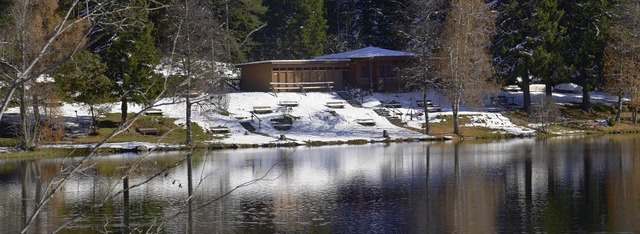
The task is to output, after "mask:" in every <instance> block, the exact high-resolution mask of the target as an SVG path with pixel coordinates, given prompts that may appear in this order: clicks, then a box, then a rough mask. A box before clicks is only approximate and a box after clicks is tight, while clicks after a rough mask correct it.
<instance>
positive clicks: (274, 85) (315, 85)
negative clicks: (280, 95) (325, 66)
mask: <svg viewBox="0 0 640 234" xmlns="http://www.w3.org/2000/svg"><path fill="white" fill-rule="evenodd" d="M269 84H270V85H271V90H273V93H276V92H277V91H278V90H300V91H301V92H302V93H304V92H305V89H326V90H329V91H331V90H332V89H333V81H326V82H322V81H318V82H270V83H269ZM276 95H277V94H276Z"/></svg>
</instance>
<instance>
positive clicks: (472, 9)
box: [438, 0, 495, 134]
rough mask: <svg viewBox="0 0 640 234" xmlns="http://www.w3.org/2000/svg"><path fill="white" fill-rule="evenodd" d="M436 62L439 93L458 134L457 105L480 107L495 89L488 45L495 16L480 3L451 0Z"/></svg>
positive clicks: (466, 0)
mask: <svg viewBox="0 0 640 234" xmlns="http://www.w3.org/2000/svg"><path fill="white" fill-rule="evenodd" d="M450 4H451V5H450V8H449V12H448V15H447V18H446V22H445V24H444V31H443V33H442V48H441V50H440V56H439V57H440V59H439V60H438V74H439V76H440V77H441V79H442V80H441V82H440V84H439V85H440V86H441V90H442V92H443V93H444V94H445V96H446V97H447V98H448V99H449V101H451V103H452V104H451V105H452V106H451V108H452V111H453V133H454V134H460V127H459V121H458V117H459V116H458V115H459V112H460V106H461V105H463V104H465V105H481V104H482V102H483V100H484V98H485V97H486V96H487V94H488V93H490V92H491V91H492V90H493V89H494V88H495V82H494V81H493V80H492V78H493V69H492V66H491V56H490V54H489V45H490V42H491V36H492V34H493V32H494V29H495V27H494V13H493V12H491V10H490V9H489V6H487V5H486V4H485V3H484V1H481V0H452V1H451V2H450Z"/></svg>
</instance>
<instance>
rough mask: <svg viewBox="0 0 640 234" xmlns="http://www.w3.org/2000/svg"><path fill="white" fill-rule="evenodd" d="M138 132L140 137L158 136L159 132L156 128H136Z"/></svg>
mask: <svg viewBox="0 0 640 234" xmlns="http://www.w3.org/2000/svg"><path fill="white" fill-rule="evenodd" d="M138 132H140V133H142V135H145V136H146V135H158V133H160V131H158V129H157V128H138Z"/></svg>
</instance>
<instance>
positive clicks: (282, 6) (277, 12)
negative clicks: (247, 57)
mask: <svg viewBox="0 0 640 234" xmlns="http://www.w3.org/2000/svg"><path fill="white" fill-rule="evenodd" d="M264 3H265V5H266V6H267V7H268V9H269V10H268V11H267V13H266V15H265V22H266V23H267V26H266V27H265V28H264V29H262V30H260V31H259V32H258V33H257V34H258V35H256V37H257V38H259V40H260V41H261V44H260V46H258V47H256V48H255V49H254V50H253V57H254V58H256V59H260V60H266V59H300V58H310V57H315V56H319V55H322V54H323V53H324V45H325V41H326V39H327V38H326V30H327V27H328V26H327V20H326V18H325V13H324V4H323V3H324V1H323V0H301V1H286V0H266V1H265V2H264Z"/></svg>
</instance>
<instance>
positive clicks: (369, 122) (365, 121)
mask: <svg viewBox="0 0 640 234" xmlns="http://www.w3.org/2000/svg"><path fill="white" fill-rule="evenodd" d="M356 123H358V124H360V125H362V126H375V125H376V121H374V120H373V119H356Z"/></svg>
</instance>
